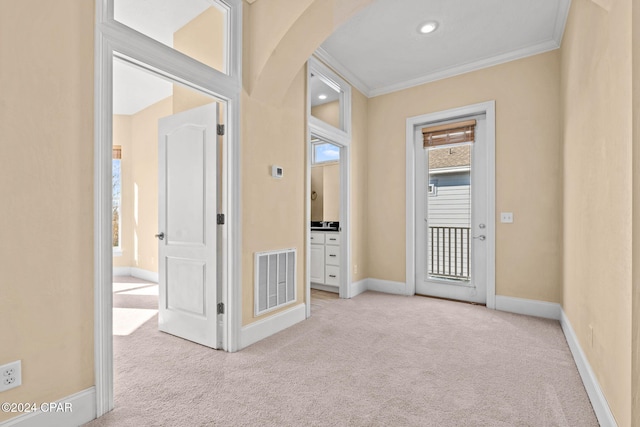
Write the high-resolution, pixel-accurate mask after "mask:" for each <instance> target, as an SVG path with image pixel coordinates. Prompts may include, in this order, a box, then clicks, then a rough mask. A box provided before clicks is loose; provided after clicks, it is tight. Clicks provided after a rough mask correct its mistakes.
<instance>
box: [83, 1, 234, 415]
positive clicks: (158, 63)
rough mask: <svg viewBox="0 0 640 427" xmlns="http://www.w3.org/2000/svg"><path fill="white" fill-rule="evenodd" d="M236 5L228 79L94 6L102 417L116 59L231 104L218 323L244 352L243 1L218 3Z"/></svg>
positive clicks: (107, 385)
mask: <svg viewBox="0 0 640 427" xmlns="http://www.w3.org/2000/svg"><path fill="white" fill-rule="evenodd" d="M219 1H221V2H223V3H225V5H227V6H229V11H230V13H229V18H228V19H229V21H228V22H229V25H230V28H229V36H230V40H229V42H228V47H229V51H228V55H229V58H230V60H229V62H228V64H227V68H228V70H229V74H228V75H227V74H224V73H221V72H219V71H216V70H212V69H211V68H209V67H207V66H206V65H204V64H201V63H199V62H198V61H196V60H194V59H192V58H189V57H188V56H186V55H184V54H182V53H180V52H177V51H174V50H173V49H171V48H169V47H168V46H165V45H163V44H161V43H160V42H157V41H155V40H152V39H150V38H149V37H146V36H144V35H142V34H140V33H138V32H136V31H134V30H131V29H130V28H128V27H126V26H124V25H122V24H120V23H119V22H116V21H114V20H113V0H95V4H96V25H95V58H94V63H95V68H94V69H95V73H94V78H95V85H94V348H95V349H94V372H95V384H96V385H95V396H96V414H97V416H98V417H99V416H102V415H103V414H105V413H106V412H108V411H110V410H111V409H113V343H112V341H113V337H112V303H111V301H112V287H113V285H112V282H113V260H112V257H113V249H112V243H111V226H110V223H111V191H112V189H111V159H112V153H111V142H112V129H111V122H112V120H113V117H112V113H111V112H112V91H113V83H112V82H113V79H112V74H113V69H112V67H113V59H114V58H115V57H118V58H121V59H123V60H125V61H129V62H131V63H134V64H136V65H139V66H142V67H143V68H146V69H149V70H152V71H154V72H157V73H159V74H161V75H163V76H168V77H170V78H172V79H173V80H175V81H178V82H180V83H183V84H186V85H187V86H189V87H192V88H194V89H196V90H200V91H202V92H204V93H207V94H210V95H212V96H215V97H216V98H218V99H220V100H221V101H225V102H226V103H227V109H226V111H227V114H226V119H227V120H226V123H225V125H226V128H227V129H228V132H227V135H226V136H225V144H226V147H225V148H226V149H225V150H224V151H225V152H226V157H225V159H224V161H225V164H223V170H225V171H226V176H225V182H226V184H225V186H224V188H223V194H222V205H223V206H222V213H225V211H226V214H227V218H228V221H227V224H226V226H223V229H222V231H221V234H222V237H221V239H222V241H221V242H220V244H221V248H223V249H222V251H221V252H222V254H221V257H222V259H221V260H220V263H221V264H222V268H221V270H222V271H221V277H222V281H223V284H222V285H221V288H222V289H219V301H220V302H223V303H225V304H226V305H227V307H228V308H227V310H225V314H221V315H219V316H218V325H219V329H220V333H219V337H220V340H221V342H220V347H221V348H222V349H224V350H227V351H236V350H237V349H238V345H237V340H238V335H239V333H240V328H241V324H242V289H241V283H242V281H241V260H242V257H241V238H242V236H241V230H240V224H241V220H240V219H241V217H240V198H241V193H240V191H239V189H240V148H239V146H240V144H238V141H239V140H240V139H239V138H240V99H241V86H242V83H241V78H242V4H243V3H242V1H241V0H219Z"/></svg>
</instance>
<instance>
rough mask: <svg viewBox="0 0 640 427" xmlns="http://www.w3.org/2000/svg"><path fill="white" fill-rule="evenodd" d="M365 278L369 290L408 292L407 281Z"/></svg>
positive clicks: (395, 292)
mask: <svg viewBox="0 0 640 427" xmlns="http://www.w3.org/2000/svg"><path fill="white" fill-rule="evenodd" d="M365 280H366V283H367V290H368V291H376V292H384V293H385V294H395V295H406V294H407V285H406V284H405V283H402V282H392V281H391V280H381V279H371V278H369V279H365Z"/></svg>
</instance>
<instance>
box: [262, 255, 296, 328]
mask: <svg viewBox="0 0 640 427" xmlns="http://www.w3.org/2000/svg"><path fill="white" fill-rule="evenodd" d="M254 288H255V315H256V316H257V315H260V314H263V313H266V312H269V311H271V310H275V309H277V308H279V307H282V306H284V305H287V304H289V303H292V302H294V301H295V300H296V250H295V249H284V250H280V251H269V252H257V253H256V254H255V283H254Z"/></svg>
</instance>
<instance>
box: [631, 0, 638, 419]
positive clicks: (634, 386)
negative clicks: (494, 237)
mask: <svg viewBox="0 0 640 427" xmlns="http://www.w3.org/2000/svg"><path fill="white" fill-rule="evenodd" d="M632 8H633V12H632V44H633V46H632V56H633V65H632V67H633V73H632V81H633V141H632V144H633V146H632V150H633V167H632V169H633V249H632V253H633V260H632V262H633V278H632V287H633V291H632V293H633V302H632V307H631V311H632V313H633V315H632V319H631V325H632V336H631V339H632V349H631V367H632V372H631V374H632V377H631V425H632V426H640V197H638V195H640V0H633V3H632Z"/></svg>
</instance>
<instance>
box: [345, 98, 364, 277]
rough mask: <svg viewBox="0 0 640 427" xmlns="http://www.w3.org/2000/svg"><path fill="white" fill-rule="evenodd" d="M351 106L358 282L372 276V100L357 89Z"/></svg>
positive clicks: (353, 229)
mask: <svg viewBox="0 0 640 427" xmlns="http://www.w3.org/2000/svg"><path fill="white" fill-rule="evenodd" d="M351 107H352V108H351V148H350V158H349V160H350V162H351V176H350V179H351V183H350V185H351V189H350V190H351V191H350V192H351V196H350V199H351V200H350V206H349V209H350V212H349V215H350V221H351V223H350V227H351V231H350V234H351V236H350V237H351V266H350V268H351V280H352V281H353V282H354V283H355V282H358V281H360V280H362V279H366V278H368V277H369V268H368V265H369V251H368V246H369V229H368V225H369V219H368V218H369V212H368V192H369V174H368V167H369V163H368V154H369V141H368V133H367V131H368V118H369V100H368V99H367V98H366V97H365V96H364V95H363V94H362V93H360V92H359V91H358V90H356V89H355V88H354V89H352V90H351Z"/></svg>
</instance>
